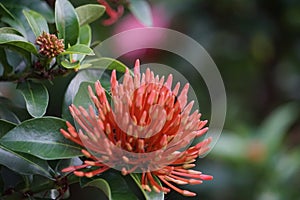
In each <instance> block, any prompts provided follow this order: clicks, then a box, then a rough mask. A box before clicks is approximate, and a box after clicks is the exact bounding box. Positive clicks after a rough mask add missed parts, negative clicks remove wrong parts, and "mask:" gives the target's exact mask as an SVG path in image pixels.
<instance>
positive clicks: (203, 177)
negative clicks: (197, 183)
mask: <svg viewBox="0 0 300 200" xmlns="http://www.w3.org/2000/svg"><path fill="white" fill-rule="evenodd" d="M200 178H201V179H202V180H205V181H211V180H213V178H214V177H213V176H211V175H206V174H201V175H200Z"/></svg>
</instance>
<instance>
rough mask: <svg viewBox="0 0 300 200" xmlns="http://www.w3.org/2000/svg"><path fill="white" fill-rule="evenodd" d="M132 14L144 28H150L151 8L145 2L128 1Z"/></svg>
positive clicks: (140, 0)
mask: <svg viewBox="0 0 300 200" xmlns="http://www.w3.org/2000/svg"><path fill="white" fill-rule="evenodd" d="M129 9H130V11H131V12H132V14H133V15H134V16H135V17H136V18H137V19H138V20H139V21H140V22H141V23H142V24H143V25H145V26H152V24H153V23H152V13H151V7H150V5H149V3H148V2H147V1H146V0H129Z"/></svg>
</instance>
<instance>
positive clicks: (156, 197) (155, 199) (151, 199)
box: [130, 173, 164, 200]
mask: <svg viewBox="0 0 300 200" xmlns="http://www.w3.org/2000/svg"><path fill="white" fill-rule="evenodd" d="M130 176H131V177H132V178H133V180H134V181H135V183H136V184H137V185H138V187H139V188H140V189H141V191H142V193H143V194H144V196H145V198H146V200H163V199H164V193H163V192H160V193H157V192H155V191H154V190H152V191H151V192H148V191H146V190H144V189H143V188H142V186H141V174H134V173H131V174H130ZM154 179H155V181H157V182H158V183H159V184H160V185H161V183H160V181H159V180H158V178H157V177H154Z"/></svg>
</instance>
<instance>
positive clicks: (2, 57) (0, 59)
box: [0, 32, 13, 76]
mask: <svg viewBox="0 0 300 200" xmlns="http://www.w3.org/2000/svg"><path fill="white" fill-rule="evenodd" d="M0 34H1V32H0ZM0 63H1V64H2V67H3V72H2V74H3V75H4V76H7V75H8V74H10V73H12V71H13V67H12V66H11V65H10V64H9V62H8V60H7V54H6V51H5V50H4V48H0ZM0 76H1V73H0Z"/></svg>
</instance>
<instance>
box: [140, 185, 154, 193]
mask: <svg viewBox="0 0 300 200" xmlns="http://www.w3.org/2000/svg"><path fill="white" fill-rule="evenodd" d="M142 188H143V189H144V190H146V191H148V192H151V191H152V190H151V188H150V187H149V185H144V184H143V185H142Z"/></svg>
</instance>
